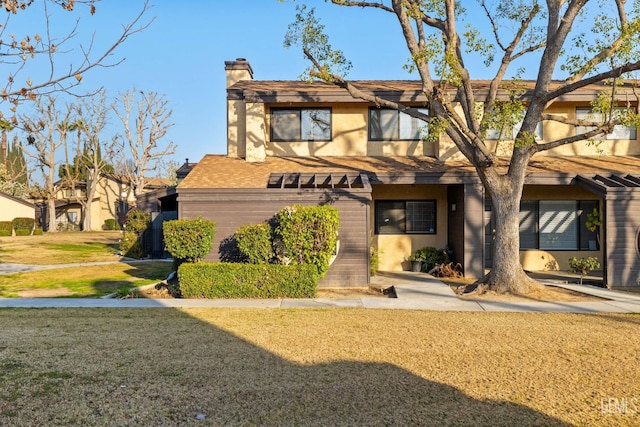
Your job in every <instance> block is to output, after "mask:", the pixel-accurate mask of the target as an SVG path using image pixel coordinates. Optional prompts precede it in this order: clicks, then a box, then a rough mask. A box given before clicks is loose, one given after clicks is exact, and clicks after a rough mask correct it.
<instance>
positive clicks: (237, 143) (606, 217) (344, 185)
mask: <svg viewBox="0 0 640 427" xmlns="http://www.w3.org/2000/svg"><path fill="white" fill-rule="evenodd" d="M225 66H226V67H225V68H226V72H227V155H226V156H225V155H207V156H205V157H204V158H203V159H202V160H201V161H200V162H199V163H198V164H197V165H196V166H195V167H193V169H192V170H191V172H190V173H189V175H188V176H187V177H185V178H184V179H183V180H182V182H181V183H180V184H179V185H178V187H177V191H178V202H179V203H178V214H179V215H178V216H179V217H180V218H196V217H198V216H202V217H203V218H207V219H212V220H214V221H216V223H217V226H216V237H215V241H214V248H213V250H212V251H211V252H210V254H209V256H208V259H210V260H219V259H224V258H225V251H226V250H227V244H228V242H229V240H230V239H231V238H232V236H233V234H234V233H235V231H236V230H237V228H238V227H240V226H241V225H243V224H246V223H257V222H262V221H265V220H268V219H270V218H271V217H272V216H273V215H274V214H275V213H276V212H277V211H278V210H280V209H281V208H282V207H284V206H286V205H291V204H318V203H331V204H332V205H334V206H336V207H338V208H339V209H340V213H341V217H340V220H341V229H340V249H339V252H338V254H337V258H336V260H335V262H334V264H333V265H332V267H331V268H330V270H329V272H328V274H327V276H326V277H325V278H324V279H323V281H322V282H321V284H322V285H324V286H328V285H334V286H335V285H340V286H348V285H362V284H365V283H368V280H369V273H368V257H369V248H370V246H375V247H377V248H379V250H380V269H381V270H391V271H394V270H401V269H403V268H405V267H406V262H405V260H406V258H407V257H408V256H409V255H411V253H412V252H414V251H415V250H416V249H419V248H421V247H424V246H434V247H436V248H442V249H444V248H448V249H449V250H450V251H451V253H452V255H453V260H454V261H455V262H460V263H461V264H462V266H463V269H464V273H465V275H466V276H467V277H481V276H482V275H483V274H484V272H485V269H487V268H491V263H492V259H491V253H492V250H491V249H492V242H493V237H492V236H493V233H495V230H494V227H493V226H492V224H493V221H492V218H491V201H490V200H489V199H488V198H487V197H486V194H485V191H484V188H483V186H482V185H481V183H480V181H479V179H478V177H477V175H476V173H475V171H474V169H473V167H472V166H471V165H470V164H469V162H468V161H466V159H464V158H463V156H462V155H461V154H460V153H459V152H458V150H457V148H456V147H455V145H454V144H453V143H452V142H451V141H448V139H447V138H446V137H445V136H442V137H440V139H439V140H438V141H437V142H435V143H428V142H425V141H423V139H422V138H421V127H422V126H421V123H419V122H418V121H417V120H415V119H412V118H411V117H409V116H406V115H403V114H401V113H398V112H397V111H395V110H385V109H381V108H376V107H375V106H373V105H371V104H369V103H367V102H364V101H361V100H358V99H354V98H352V97H351V96H350V95H349V94H348V93H347V92H346V90H343V89H340V88H338V87H336V86H334V85H331V84H327V83H323V82H314V83H308V82H301V81H254V80H253V70H252V69H251V66H250V65H249V63H248V62H247V61H246V60H244V59H238V60H236V61H230V62H226V63H225ZM354 84H355V85H356V86H357V87H358V88H359V89H360V90H363V91H368V92H370V93H379V94H384V95H385V96H391V97H393V99H396V100H399V101H402V102H404V103H407V104H410V105H414V106H418V107H424V108H428V107H427V106H425V104H426V98H425V97H424V95H423V94H422V92H421V83H420V82H417V81H358V82H354ZM474 84H476V85H478V86H479V88H482V86H483V85H484V86H486V82H474ZM603 89H605V87H604V86H600V85H592V86H589V87H588V88H585V89H583V90H580V91H579V92H576V93H573V94H567V95H565V96H563V97H562V99H561V100H559V101H558V102H556V103H555V104H554V105H553V106H552V107H551V110H552V111H553V112H554V113H559V114H565V115H567V116H568V117H581V116H585V115H587V114H589V105H590V104H589V103H590V101H591V100H592V99H593V98H594V96H595V95H596V94H597V93H598V92H599V91H601V90H603ZM551 110H550V111H551ZM574 132H576V129H574V128H573V127H572V126H569V125H565V124H560V123H555V122H553V123H552V122H543V123H542V124H541V125H540V127H539V129H538V134H537V135H536V136H537V137H538V138H540V139H542V140H545V139H549V140H551V139H557V138H558V137H561V136H567V135H571V134H573V133H574ZM490 138H491V132H489V139H490ZM491 148H492V149H494V150H495V151H496V152H497V153H498V154H501V155H505V158H504V159H505V160H504V161H505V166H506V160H507V157H506V155H508V154H509V150H510V148H511V147H510V146H509V144H508V143H501V144H500V145H499V146H497V144H495V143H494V144H493V146H491ZM638 156H640V141H639V140H638V135H637V131H636V129H635V128H633V127H623V126H617V127H616V129H615V132H614V133H613V134H611V135H607V136H606V137H604V138H603V139H602V140H601V141H600V144H597V145H594V144H592V143H589V142H588V141H583V142H578V143H574V144H572V145H567V146H562V147H559V148H556V149H554V150H551V151H549V152H546V153H545V154H544V155H536V156H534V158H533V159H532V161H531V164H530V166H529V170H528V174H527V179H526V185H525V189H524V195H523V202H522V206H521V235H520V237H521V261H522V264H523V266H524V268H525V269H527V270H558V269H559V270H566V269H568V260H569V258H570V257H572V256H576V257H583V256H596V257H598V259H599V260H601V261H603V265H604V279H605V283H607V284H609V285H613V286H637V285H638V280H640V255H639V251H640V249H639V238H640V215H639V214H638V212H640V157H638ZM594 209H595V210H596V211H597V212H599V213H600V216H601V218H602V219H603V226H602V227H601V230H600V233H599V235H598V233H595V232H592V231H589V230H588V229H587V227H586V225H585V223H586V220H587V213H590V212H592V211H593V210H594Z"/></svg>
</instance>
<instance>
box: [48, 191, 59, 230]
mask: <svg viewBox="0 0 640 427" xmlns="http://www.w3.org/2000/svg"><path fill="white" fill-rule="evenodd" d="M47 218H48V220H49V221H48V222H49V230H47V231H49V232H56V231H58V226H57V224H56V201H55V199H54V198H52V197H50V198H49V199H48V200H47Z"/></svg>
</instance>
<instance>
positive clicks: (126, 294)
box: [113, 284, 136, 299]
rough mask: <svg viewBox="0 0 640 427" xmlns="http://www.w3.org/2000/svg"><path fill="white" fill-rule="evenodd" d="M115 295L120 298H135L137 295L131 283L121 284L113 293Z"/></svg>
mask: <svg viewBox="0 0 640 427" xmlns="http://www.w3.org/2000/svg"><path fill="white" fill-rule="evenodd" d="M113 296H114V297H116V298H120V299H124V298H133V297H135V296H136V293H135V288H134V287H132V286H131V285H129V284H124V285H120V286H118V288H117V289H116V290H115V292H114V293H113Z"/></svg>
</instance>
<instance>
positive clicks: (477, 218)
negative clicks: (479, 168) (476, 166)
mask: <svg viewBox="0 0 640 427" xmlns="http://www.w3.org/2000/svg"><path fill="white" fill-rule="evenodd" d="M447 201H448V205H449V206H448V209H447V211H448V215H449V218H448V227H447V240H448V242H449V248H450V249H452V250H453V254H454V255H453V258H454V261H455V262H459V263H460V264H461V265H462V268H463V271H464V275H465V276H466V277H476V278H479V277H482V276H483V275H484V258H483V250H484V234H483V233H484V228H483V214H484V199H483V192H482V187H481V186H479V185H474V184H464V185H462V184H460V185H450V186H449V187H448V188H447ZM454 203H455V205H456V210H455V211H452V205H453V204H454Z"/></svg>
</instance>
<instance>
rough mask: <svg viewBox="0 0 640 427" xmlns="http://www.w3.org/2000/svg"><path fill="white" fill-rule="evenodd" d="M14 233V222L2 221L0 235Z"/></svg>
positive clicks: (0, 222)
mask: <svg viewBox="0 0 640 427" xmlns="http://www.w3.org/2000/svg"><path fill="white" fill-rule="evenodd" d="M11 235H13V223H12V222H11V221H0V236H11Z"/></svg>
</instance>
